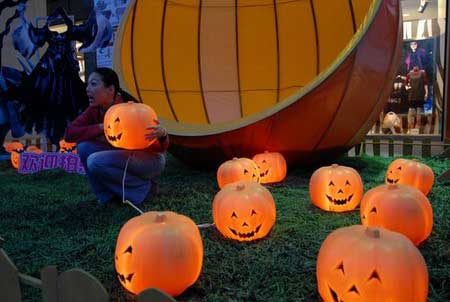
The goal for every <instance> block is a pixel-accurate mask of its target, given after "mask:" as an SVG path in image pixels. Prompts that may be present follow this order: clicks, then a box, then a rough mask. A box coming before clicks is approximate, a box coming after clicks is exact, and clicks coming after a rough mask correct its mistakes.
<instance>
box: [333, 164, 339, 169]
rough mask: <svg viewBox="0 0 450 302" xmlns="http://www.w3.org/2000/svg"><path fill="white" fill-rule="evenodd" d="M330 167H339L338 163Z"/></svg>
mask: <svg viewBox="0 0 450 302" xmlns="http://www.w3.org/2000/svg"><path fill="white" fill-rule="evenodd" d="M331 167H332V168H337V167H339V165H338V164H332V165H331Z"/></svg>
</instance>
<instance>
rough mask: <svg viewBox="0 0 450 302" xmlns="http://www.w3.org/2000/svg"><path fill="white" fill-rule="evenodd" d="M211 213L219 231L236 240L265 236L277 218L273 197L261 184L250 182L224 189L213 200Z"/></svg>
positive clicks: (229, 185) (248, 239) (228, 186)
mask: <svg viewBox="0 0 450 302" xmlns="http://www.w3.org/2000/svg"><path fill="white" fill-rule="evenodd" d="M212 211H213V219H214V223H215V225H216V227H217V229H218V230H219V232H220V233H222V235H223V236H225V237H227V238H230V239H234V240H238V241H252V240H256V239H260V238H263V237H265V236H266V235H267V234H268V233H269V232H270V230H271V229H272V227H273V225H274V223H275V217H276V207H275V201H274V200H273V197H272V194H270V192H269V190H267V189H266V188H264V187H263V186H262V185H260V184H258V183H256V182H251V181H241V182H235V183H231V184H228V185H226V186H224V187H223V189H222V190H220V191H219V192H218V193H217V194H216V196H215V197H214V201H213V204H212Z"/></svg>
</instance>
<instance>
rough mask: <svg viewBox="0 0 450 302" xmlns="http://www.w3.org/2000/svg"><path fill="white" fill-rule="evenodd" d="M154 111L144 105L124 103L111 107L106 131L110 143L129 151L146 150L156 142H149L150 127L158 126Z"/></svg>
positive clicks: (106, 122)
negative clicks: (147, 135)
mask: <svg viewBox="0 0 450 302" xmlns="http://www.w3.org/2000/svg"><path fill="white" fill-rule="evenodd" d="M157 119H158V118H157V116H156V113H155V111H153V109H152V108H151V107H150V106H148V105H146V104H142V103H134V102H128V103H122V104H117V105H113V106H111V107H110V108H109V109H108V111H107V112H106V114H105V118H104V129H105V137H106V139H107V140H108V142H109V143H110V144H111V145H112V146H114V147H116V148H123V149H128V150H139V149H145V148H147V147H148V146H150V145H151V144H152V143H153V142H154V141H155V140H152V141H148V140H146V139H145V134H147V133H149V130H147V128H148V127H151V126H156V125H157V124H158V121H157Z"/></svg>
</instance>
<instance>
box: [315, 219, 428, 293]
mask: <svg viewBox="0 0 450 302" xmlns="http://www.w3.org/2000/svg"><path fill="white" fill-rule="evenodd" d="M316 277H317V285H318V291H319V294H320V296H321V297H322V299H323V300H324V302H353V301H354V302H387V301H389V302H406V301H411V302H412V301H414V302H426V301H427V295H428V271H427V266H426V263H425V260H424V259H423V257H422V255H421V254H420V252H419V250H418V249H417V248H416V247H415V246H414V245H413V244H412V243H411V241H410V240H409V239H408V238H406V237H405V236H404V235H402V234H400V233H396V232H392V231H389V230H386V229H383V228H377V227H365V226H361V225H354V226H350V227H344V228H340V229H337V230H335V231H334V232H332V233H331V234H330V235H328V236H327V238H326V239H325V241H324V242H323V244H322V246H321V248H320V251H319V255H318V257H317V269H316Z"/></svg>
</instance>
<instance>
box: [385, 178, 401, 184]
mask: <svg viewBox="0 0 450 302" xmlns="http://www.w3.org/2000/svg"><path fill="white" fill-rule="evenodd" d="M399 180H400V178H397V179H392V178H387V182H388V183H390V184H396V183H398V181H399Z"/></svg>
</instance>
